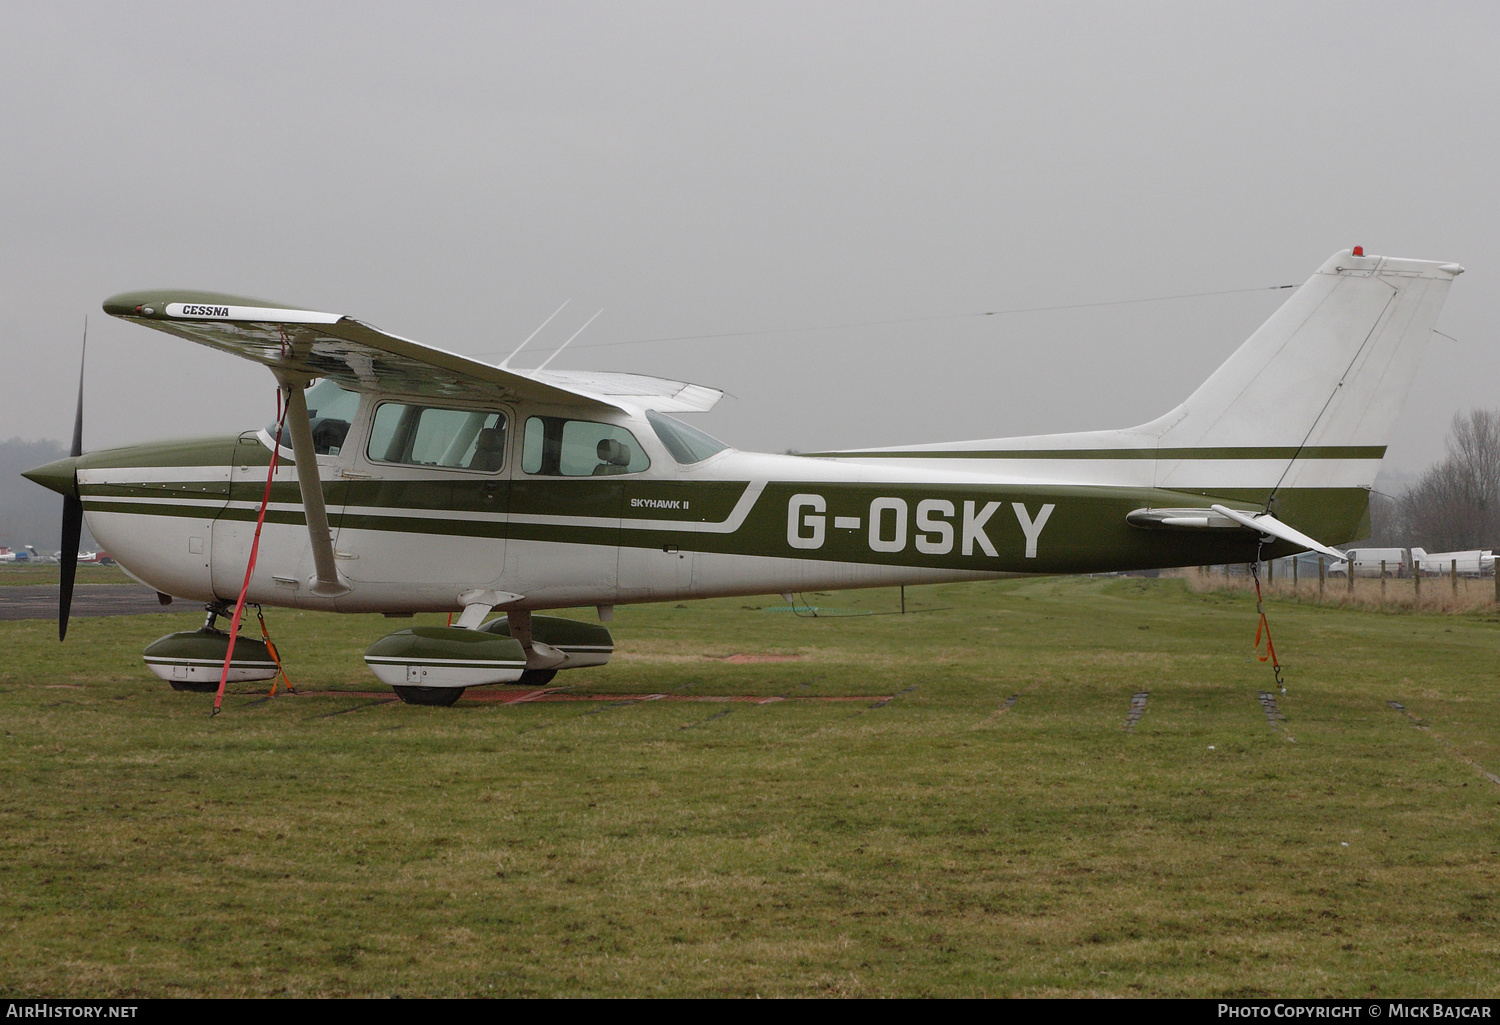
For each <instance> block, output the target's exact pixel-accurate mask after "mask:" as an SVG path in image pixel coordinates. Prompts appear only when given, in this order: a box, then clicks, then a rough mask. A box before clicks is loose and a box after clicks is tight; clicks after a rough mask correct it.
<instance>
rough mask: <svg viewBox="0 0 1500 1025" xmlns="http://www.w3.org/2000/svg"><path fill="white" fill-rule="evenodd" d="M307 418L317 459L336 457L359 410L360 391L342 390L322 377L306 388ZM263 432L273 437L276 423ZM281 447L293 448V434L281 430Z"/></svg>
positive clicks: (283, 429)
mask: <svg viewBox="0 0 1500 1025" xmlns="http://www.w3.org/2000/svg"><path fill="white" fill-rule="evenodd" d="M306 398H307V417H308V420H310V421H311V424H312V439H313V451H314V452H316V453H317V454H318V455H320V456H336V455H338V454H339V452H340V451H341V450H342V449H343V447H344V440H345V439H346V438H347V437H348V436H349V425H350V424H352V423H353V422H354V414H355V412H356V411H357V410H358V409H359V392H353V391H349V390H348V389H347V388H341V387H339V386H338V385H337V384H335V383H334V382H333V381H330V380H329V379H328V378H326V377H325V378H324V379H323V380H321V381H319V382H318V383H317V384H315V385H313V386H312V387H311V388H309V389H307V394H306ZM266 433H267V434H269V435H270V436H271V437H273V438H274V437H276V424H275V423H274V422H273V423H271V424H270V425H269V426H267V427H266ZM281 444H282V447H283V448H291V447H292V434H291V432H290V431H289V430H287V429H286V428H285V427H283V428H282V430H281Z"/></svg>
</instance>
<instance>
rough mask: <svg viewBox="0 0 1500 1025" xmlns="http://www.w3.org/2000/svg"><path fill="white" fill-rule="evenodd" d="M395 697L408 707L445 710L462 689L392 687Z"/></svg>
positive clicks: (455, 699)
mask: <svg viewBox="0 0 1500 1025" xmlns="http://www.w3.org/2000/svg"><path fill="white" fill-rule="evenodd" d="M391 690H393V691H395V692H396V697H398V698H400V699H401V700H402V701H405V702H406V703H407V704H408V705H436V706H438V707H440V708H446V707H448V706H449V705H451V704H453V702H455V701H457V700H458V696H459V695H460V694H462V693H463V692H464V689H463V688H462V687H392V688H391Z"/></svg>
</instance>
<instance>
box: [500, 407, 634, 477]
mask: <svg viewBox="0 0 1500 1025" xmlns="http://www.w3.org/2000/svg"><path fill="white" fill-rule="evenodd" d="M650 465H651V460H650V459H649V458H647V456H646V452H645V450H644V449H642V448H641V445H640V442H638V441H636V440H635V435H633V434H631V433H630V432H629V431H627V430H626V429H625V428H623V427H616V426H615V425H614V424H601V423H595V422H594V421H592V420H569V419H566V418H565V417H560V416H533V417H530V418H528V419H527V421H526V440H525V443H524V445H523V446H522V449H521V469H523V470H525V471H526V472H527V473H535V474H541V475H542V476H548V477H610V476H614V475H615V474H620V473H640V472H641V471H642V470H644V469H646V468H647V467H649V466H650Z"/></svg>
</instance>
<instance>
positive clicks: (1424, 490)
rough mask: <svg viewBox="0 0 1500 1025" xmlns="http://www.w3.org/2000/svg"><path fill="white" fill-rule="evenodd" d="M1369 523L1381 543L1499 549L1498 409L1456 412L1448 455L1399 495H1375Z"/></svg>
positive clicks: (1443, 548)
mask: <svg viewBox="0 0 1500 1025" xmlns="http://www.w3.org/2000/svg"><path fill="white" fill-rule="evenodd" d="M1370 525H1371V531H1372V535H1371V542H1372V544H1375V545H1378V546H1384V545H1389V546H1392V547H1401V548H1406V547H1410V546H1412V545H1418V546H1420V547H1423V548H1426V549H1427V550H1429V551H1434V552H1445V551H1448V552H1451V551H1468V550H1471V549H1475V548H1483V549H1500V410H1493V409H1473V410H1470V411H1469V412H1468V413H1458V414H1455V415H1454V417H1453V425H1452V426H1451V427H1450V428H1449V430H1448V455H1447V457H1446V458H1444V459H1443V460H1442V461H1441V462H1439V463H1438V464H1437V465H1435V466H1432V467H1429V468H1428V470H1427V471H1426V472H1425V473H1423V474H1422V476H1421V477H1420V478H1419V479H1418V480H1417V482H1416V483H1415V484H1413V485H1411V486H1410V487H1408V488H1406V489H1405V490H1404V491H1402V492H1401V494H1400V495H1398V496H1395V497H1391V496H1387V495H1381V494H1378V493H1377V494H1374V495H1371V496H1370Z"/></svg>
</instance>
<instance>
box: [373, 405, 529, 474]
mask: <svg viewBox="0 0 1500 1025" xmlns="http://www.w3.org/2000/svg"><path fill="white" fill-rule="evenodd" d="M505 428H506V420H505V414H504V413H501V412H498V411H487V410H470V409H443V408H441V407H438V406H419V405H414V404H409V403H405V402H385V403H382V404H381V405H380V408H379V409H377V410H375V423H374V425H373V426H372V427H371V429H370V443H369V445H368V446H366V449H365V451H366V452H367V453H368V454H369V457H370V458H371V459H372V460H374V461H376V462H381V463H405V464H407V465H408V466H439V467H445V468H448V469H454V470H477V471H479V472H481V473H495V472H496V471H498V470H500V469H502V468H504V466H505V439H506V430H505Z"/></svg>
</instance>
